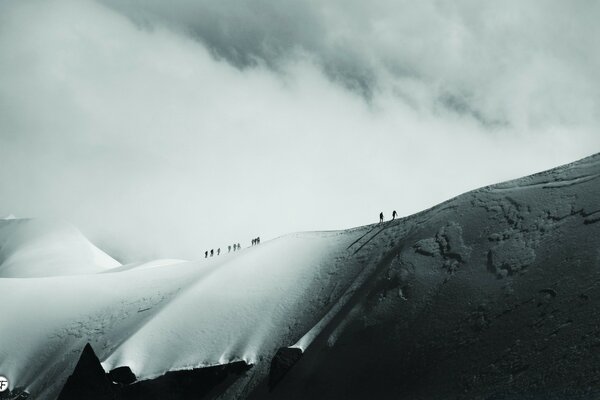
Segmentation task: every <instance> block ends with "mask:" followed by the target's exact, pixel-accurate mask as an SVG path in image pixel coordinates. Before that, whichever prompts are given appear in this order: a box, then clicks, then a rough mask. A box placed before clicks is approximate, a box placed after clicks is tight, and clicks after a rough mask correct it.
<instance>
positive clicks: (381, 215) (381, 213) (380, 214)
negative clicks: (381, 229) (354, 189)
mask: <svg viewBox="0 0 600 400" xmlns="http://www.w3.org/2000/svg"><path fill="white" fill-rule="evenodd" d="M382 222H383V212H380V213H379V223H380V224H381V223H382Z"/></svg>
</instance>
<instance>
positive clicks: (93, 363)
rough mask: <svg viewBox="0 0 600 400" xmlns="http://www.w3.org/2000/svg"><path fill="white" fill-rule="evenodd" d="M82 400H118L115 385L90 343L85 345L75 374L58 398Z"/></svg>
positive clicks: (62, 399) (68, 380)
mask: <svg viewBox="0 0 600 400" xmlns="http://www.w3.org/2000/svg"><path fill="white" fill-rule="evenodd" d="M81 399H89V400H96V399H97V400H108V399H111V400H116V399H117V396H116V393H115V391H114V389H113V385H112V384H111V382H110V381H109V379H108V378H107V376H106V373H105V372H104V369H103V368H102V365H101V364H100V360H98V357H97V356H96V354H95V353H94V350H93V349H92V346H91V345H90V344H89V343H88V344H86V345H85V347H84V349H83V351H82V352H81V357H79V361H78V362H77V365H76V366H75V370H74V371H73V374H72V375H71V376H70V377H69V378H68V379H67V383H65V386H64V387H63V389H62V391H61V392H60V394H59V396H58V400H81Z"/></svg>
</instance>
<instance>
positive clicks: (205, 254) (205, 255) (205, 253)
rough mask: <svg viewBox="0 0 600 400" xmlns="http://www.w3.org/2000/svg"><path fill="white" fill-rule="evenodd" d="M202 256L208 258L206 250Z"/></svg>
mask: <svg viewBox="0 0 600 400" xmlns="http://www.w3.org/2000/svg"><path fill="white" fill-rule="evenodd" d="M204 258H208V250H206V251H205V252H204Z"/></svg>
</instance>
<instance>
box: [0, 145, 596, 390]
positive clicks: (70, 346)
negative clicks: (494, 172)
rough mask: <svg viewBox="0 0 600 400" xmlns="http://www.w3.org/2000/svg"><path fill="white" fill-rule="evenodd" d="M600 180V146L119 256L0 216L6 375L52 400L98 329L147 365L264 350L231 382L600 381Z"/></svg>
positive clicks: (532, 384) (279, 385) (177, 364)
mask: <svg viewBox="0 0 600 400" xmlns="http://www.w3.org/2000/svg"><path fill="white" fill-rule="evenodd" d="M599 178H600V155H595V156H592V157H589V158H586V159H583V160H581V161H578V162H576V163H573V164H569V165H566V166H563V167H559V168H557V169H554V170H551V171H548V172H544V173H540V174H536V175H533V176H530V177H526V178H523V179H518V180H515V181H511V182H506V183H502V184H499V185H494V186H489V187H486V188H482V189H479V190H476V191H473V192H469V193H466V194H464V195H461V196H459V197H457V198H454V199H452V200H449V201H447V202H445V203H442V204H440V205H439V206H436V207H434V208H432V209H429V210H426V211H423V212H421V213H419V214H416V215H413V216H410V217H408V218H403V219H399V220H396V221H389V222H386V223H384V224H382V225H379V224H373V225H369V226H365V227H359V228H355V229H350V230H346V231H338V232H307V233H297V234H291V235H287V236H283V237H281V238H278V239H276V240H272V241H269V242H265V243H263V244H260V245H259V246H254V247H251V248H247V249H243V250H242V251H238V252H235V253H230V254H225V255H221V256H219V257H214V258H209V259H202V260H200V261H182V260H159V261H155V262H151V263H145V264H132V265H124V266H119V265H118V263H116V261H114V260H112V259H111V258H110V257H109V256H107V255H105V254H103V253H101V252H100V251H99V250H98V249H96V248H95V247H93V245H91V244H90V243H89V242H87V240H86V239H85V238H82V237H81V236H80V234H73V230H71V229H63V228H60V229H58V230H56V229H55V227H48V226H47V225H44V224H42V225H44V226H45V227H44V228H43V229H42V228H39V227H38V225H37V224H38V221H36V220H19V219H16V220H10V221H0V243H1V245H2V247H0V257H1V259H0V260H2V263H1V264H0V301H2V304H5V305H6V304H10V307H6V308H5V309H4V310H3V318H2V322H1V323H0V374H2V375H5V376H7V377H8V379H9V380H10V384H11V389H14V388H15V387H20V388H25V389H26V390H27V391H28V392H29V393H31V394H32V397H33V398H36V399H54V398H56V396H57V395H58V392H59V391H60V389H61V388H62V386H63V385H64V383H65V381H66V379H67V377H68V376H69V374H70V373H71V372H72V371H73V368H74V366H75V363H76V362H77V360H78V358H79V356H80V354H81V351H82V349H83V348H84V346H85V344H86V343H88V342H89V343H90V344H91V345H92V347H93V349H94V351H95V352H96V354H97V355H98V357H99V359H100V361H101V362H102V366H103V367H104V369H105V370H107V371H109V370H111V369H113V368H115V367H119V366H125V365H126V366H129V367H130V368H131V369H132V371H133V372H134V373H135V375H136V376H137V377H138V379H141V380H144V379H145V380H149V379H153V378H155V377H158V376H160V375H162V374H164V373H166V372H167V371H177V370H188V369H193V368H197V367H203V366H204V367H208V366H216V365H222V364H226V363H230V362H235V361H245V362H246V363H248V364H253V365H254V367H253V368H252V369H251V370H249V371H248V372H247V373H246V374H244V375H243V376H240V377H239V378H238V379H237V381H236V382H235V383H234V384H233V385H231V386H229V387H228V388H227V389H225V391H224V392H222V393H218V395H219V396H220V397H221V398H270V397H273V398H286V399H287V398H300V399H306V398H327V399H335V398H340V399H341V398H407V399H411V398H415V399H416V398H428V399H429V398H431V399H435V398H439V399H442V398H457V397H460V396H466V397H467V398H474V397H477V396H480V397H481V398H486V397H489V396H503V395H506V396H510V395H514V394H523V393H525V394H531V393H533V394H534V395H539V394H540V393H541V394H542V395H544V396H546V398H552V396H553V395H554V394H556V395H557V396H558V395H565V393H566V394H567V395H570V394H572V393H575V394H578V395H579V394H581V393H587V394H589V393H593V392H594V390H595V389H596V388H598V387H599V382H598V381H597V376H598V374H597V372H599V371H597V368H598V366H599V365H600V359H598V357H599V356H595V355H594V354H595V353H596V352H595V351H593V350H594V349H595V347H594V346H597V345H598V342H599V339H598V338H599V337H600V332H598V330H597V328H596V321H597V320H598V314H597V311H596V310H598V309H600V307H599V306H600V285H597V282H600V250H599V249H600V223H598V222H600V203H599V201H598V199H599V198H600V179H599ZM11 224H12V225H11ZM56 232H59V233H56ZM65 232H66V233H65ZM75 237H77V238H78V239H75ZM90 246H92V247H91V248H90ZM94 249H95V250H94ZM286 347H296V348H300V349H301V350H302V351H303V354H302V353H301V352H297V351H293V350H290V351H288V352H286V351H283V352H282V351H278V350H280V349H281V348H286ZM276 354H277V356H276ZM282 354H283V358H284V362H283V364H279V365H278V368H279V369H278V373H277V374H278V375H277V379H276V380H273V379H271V382H270V384H269V369H270V368H273V365H274V364H272V360H273V359H274V356H275V358H277V357H279V356H280V355H282ZM286 357H287V359H285V358H286ZM281 365H284V366H285V368H284V369H283V370H282V369H281ZM498 398H503V397H498Z"/></svg>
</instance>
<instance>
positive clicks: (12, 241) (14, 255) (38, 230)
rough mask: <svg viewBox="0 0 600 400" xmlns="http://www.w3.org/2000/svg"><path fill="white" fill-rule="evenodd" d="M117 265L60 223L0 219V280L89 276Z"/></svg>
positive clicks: (67, 225) (80, 235)
mask: <svg viewBox="0 0 600 400" xmlns="http://www.w3.org/2000/svg"><path fill="white" fill-rule="evenodd" d="M120 265H121V264H119V262H117V261H116V260H114V259H113V258H111V257H110V256H109V255H107V254H106V253H104V252H103V251H102V250H100V249H98V248H97V247H96V246H94V245H93V244H92V243H91V242H90V241H89V240H87V239H86V238H85V236H83V235H82V234H81V232H79V231H78V230H77V229H76V228H74V227H73V226H71V225H69V224H66V223H64V222H59V221H51V220H41V219H16V218H6V219H2V220H0V278H30V277H42V276H57V275H58V276H64V275H79V274H93V273H97V272H101V271H105V270H108V269H110V268H114V267H117V266H120Z"/></svg>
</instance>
